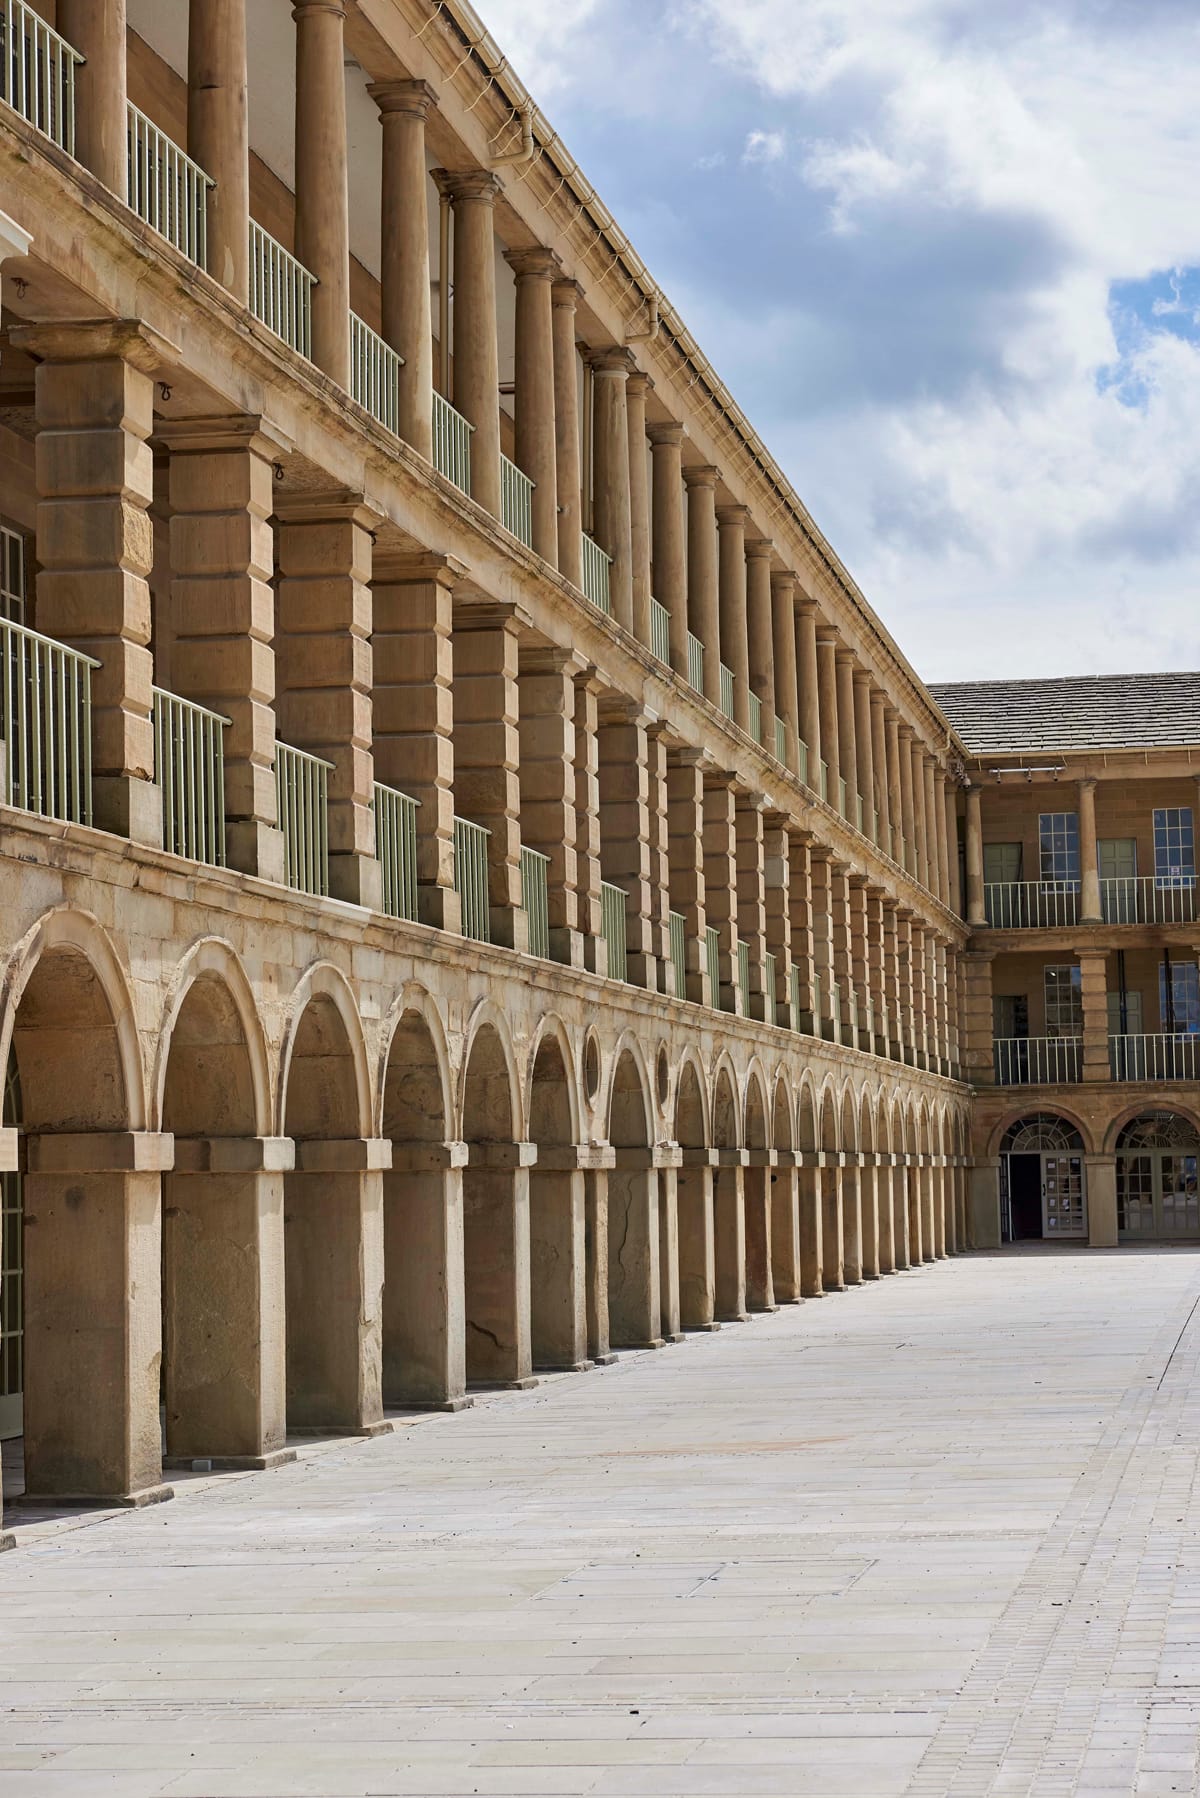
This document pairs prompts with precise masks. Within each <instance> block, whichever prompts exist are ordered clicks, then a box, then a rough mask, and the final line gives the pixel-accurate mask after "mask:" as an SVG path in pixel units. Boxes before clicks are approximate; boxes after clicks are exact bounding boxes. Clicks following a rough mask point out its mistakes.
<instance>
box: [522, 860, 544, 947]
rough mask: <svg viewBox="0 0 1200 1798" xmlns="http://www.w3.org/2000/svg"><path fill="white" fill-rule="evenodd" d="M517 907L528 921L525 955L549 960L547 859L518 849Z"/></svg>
mask: <svg viewBox="0 0 1200 1798" xmlns="http://www.w3.org/2000/svg"><path fill="white" fill-rule="evenodd" d="M521 903H522V905H523V906H524V907H525V916H526V918H527V919H528V920H529V953H530V955H537V956H540V958H541V959H542V961H549V959H550V857H549V856H548V855H543V854H542V852H541V850H540V849H526V847H525V845H524V844H523V843H522V845H521Z"/></svg>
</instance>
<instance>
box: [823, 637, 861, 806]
mask: <svg viewBox="0 0 1200 1798" xmlns="http://www.w3.org/2000/svg"><path fill="white" fill-rule="evenodd" d="M837 701H838V764H839V767H840V769H841V776H842V779H843V780H844V781H845V783H846V800H845V804H844V805H843V804H842V803H841V793H840V789H839V790H838V791H837V792H835V793H831V794H830V797H829V803H830V805H832V806H833V807H834V809H835V810H836V811H840V812H841V813H842V816H843V817H844V818H846V819H847V820H848V821H849V822H850V823H851V824H853V823H854V822H855V820H856V819H857V817H858V807H857V805H856V804H855V800H856V798H857V797H858V793H857V788H858V732H857V730H856V728H855V723H854V657H853V655H852V654H851V652H850V651H849V650H848V649H839V651H838V654H837Z"/></svg>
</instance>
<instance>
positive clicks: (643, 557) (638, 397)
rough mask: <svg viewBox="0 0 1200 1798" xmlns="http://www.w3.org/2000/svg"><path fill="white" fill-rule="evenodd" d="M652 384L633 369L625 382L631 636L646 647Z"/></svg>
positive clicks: (648, 615) (645, 376) (647, 642)
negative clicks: (649, 400) (649, 403)
mask: <svg viewBox="0 0 1200 1798" xmlns="http://www.w3.org/2000/svg"><path fill="white" fill-rule="evenodd" d="M651 385H652V383H651V380H650V377H649V376H648V375H644V374H642V372H641V371H640V369H636V368H635V369H633V370H632V371H631V373H630V376H629V379H628V380H627V381H626V383H625V405H626V411H627V414H628V419H629V542H630V562H631V575H630V579H631V582H632V586H633V634H634V636H635V637H636V638H637V640H638V642H639V643H644V644H645V646H646V648H647V649H649V647H650V595H651V585H650V483H649V480H648V478H647V469H646V394H647V393H648V391H649V389H650V387H651Z"/></svg>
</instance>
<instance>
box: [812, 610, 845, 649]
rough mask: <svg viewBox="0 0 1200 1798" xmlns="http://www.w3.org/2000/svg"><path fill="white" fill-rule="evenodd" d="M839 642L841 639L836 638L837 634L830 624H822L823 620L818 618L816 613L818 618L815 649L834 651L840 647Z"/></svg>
mask: <svg viewBox="0 0 1200 1798" xmlns="http://www.w3.org/2000/svg"><path fill="white" fill-rule="evenodd" d="M841 641H842V640H841V638H840V637H839V636H838V634H837V632H836V631H835V630H834V628H833V626H832V624H826V623H825V622H824V620H823V619H822V618H821V617H820V614H819V613H818V616H817V647H818V649H834V650H836V649H838V648H839V647H840V645H841Z"/></svg>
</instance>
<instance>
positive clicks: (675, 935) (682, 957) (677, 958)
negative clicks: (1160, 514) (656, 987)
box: [667, 911, 687, 999]
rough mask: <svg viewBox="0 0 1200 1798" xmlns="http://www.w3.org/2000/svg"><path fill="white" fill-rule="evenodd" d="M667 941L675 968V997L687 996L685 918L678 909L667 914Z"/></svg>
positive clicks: (682, 997) (683, 997) (672, 964)
mask: <svg viewBox="0 0 1200 1798" xmlns="http://www.w3.org/2000/svg"><path fill="white" fill-rule="evenodd" d="M667 942H668V945H669V947H670V951H671V966H672V967H673V968H674V970H675V997H676V998H677V999H686V998H687V919H686V918H685V917H684V915H683V913H682V912H680V911H673V912H668V914H667Z"/></svg>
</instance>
